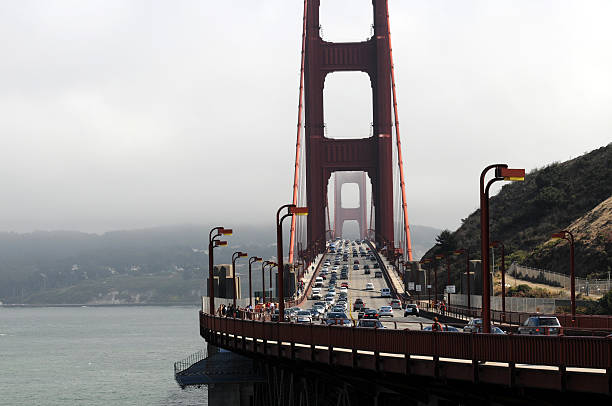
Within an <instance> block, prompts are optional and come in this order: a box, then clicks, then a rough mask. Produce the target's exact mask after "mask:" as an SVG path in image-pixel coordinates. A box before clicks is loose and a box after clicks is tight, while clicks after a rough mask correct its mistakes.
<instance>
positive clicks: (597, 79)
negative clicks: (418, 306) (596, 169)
mask: <svg viewBox="0 0 612 406" xmlns="http://www.w3.org/2000/svg"><path fill="white" fill-rule="evenodd" d="M389 3H390V13H391V29H392V35H393V50H394V56H395V66H396V78H397V89H398V92H399V109H400V123H401V130H402V136H403V147H404V154H405V168H404V170H405V173H406V176H407V186H408V191H407V193H408V210H409V218H410V221H411V223H414V224H421V225H429V226H434V227H439V228H451V229H455V228H456V227H457V226H458V225H459V224H460V219H461V218H462V217H466V216H467V214H468V213H469V212H471V211H472V210H473V209H475V208H476V206H477V204H478V176H479V173H480V171H481V169H482V168H483V167H484V166H486V165H487V164H489V163H494V162H507V163H509V164H510V165H511V166H515V167H525V168H527V169H528V170H529V169H533V168H536V167H541V166H543V165H545V164H548V163H551V162H553V161H563V160H567V159H569V158H572V157H576V156H578V155H581V154H582V153H584V152H587V151H589V150H592V149H594V148H597V147H600V146H603V145H606V144H607V143H609V142H610V141H612V74H611V72H612V24H610V21H612V2H610V1H609V0H602V1H596V0H589V1H577V0H576V1H561V0H524V1H520V0H509V1H492V0H482V1H477V0H461V1H458V0H446V1H441V0H439V1H435V0H390V1H389ZM322 4H323V7H322V17H321V24H322V30H323V35H324V38H325V39H328V40H332V41H346V40H359V41H361V40H365V39H366V38H367V37H368V36H369V35H370V24H371V0H323V1H322ZM302 7H303V2H302V0H257V1H255V0H223V1H212V0H197V1H196V0H192V1H188V0H183V1H136V0H135V1H127V0H120V1H113V0H87V1H84V0H53V1H47V0H40V1H30V0H20V1H11V0H0V38H1V39H0V55H2V59H1V62H0V173H1V175H0V191H1V203H0V204H1V210H0V230H3V231H19V232H25V231H31V230H46V229H72V230H82V231H90V232H103V231H107V230H112V229H129V228H136V227H149V226H158V225H168V224H177V223H219V224H225V225H226V226H228V225H232V226H234V227H235V228H238V227H239V224H241V223H265V222H268V223H270V224H273V223H272V222H273V221H274V220H273V219H274V214H275V212H276V208H277V207H278V206H280V205H281V204H284V203H286V202H288V201H290V199H291V184H292V177H293V172H292V171H293V159H294V153H295V150H294V149H295V126H296V117H297V103H298V100H297V96H298V79H299V58H300V42H301V28H302ZM369 96H370V94H369V82H368V80H367V77H366V76H365V75H364V74H359V73H355V74H352V73H351V74H340V73H337V74H334V75H332V76H330V77H329V78H328V81H327V82H326V92H325V102H326V110H325V111H326V122H327V126H328V135H329V136H330V137H347V136H352V135H351V134H358V135H359V136H368V135H369V123H370V121H371V112H370V111H369V108H370V105H371V101H370V100H369V99H368V98H369Z"/></svg>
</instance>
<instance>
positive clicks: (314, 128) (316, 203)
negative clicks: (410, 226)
mask: <svg viewBox="0 0 612 406" xmlns="http://www.w3.org/2000/svg"><path fill="white" fill-rule="evenodd" d="M320 3H321V0H311V1H309V2H308V8H307V17H306V35H305V56H304V85H305V86H304V90H305V94H304V113H305V137H304V143H305V148H306V159H305V161H306V199H307V205H308V211H309V215H308V219H307V240H308V245H309V246H310V245H315V244H316V242H317V240H321V239H324V238H325V237H326V209H327V207H326V203H327V184H328V181H329V179H330V177H331V175H332V173H334V172H340V171H364V172H366V173H367V174H368V176H369V177H370V180H371V184H372V202H373V205H374V215H373V218H374V219H375V220H374V229H375V232H376V240H377V242H379V243H381V244H385V243H386V244H389V245H391V246H393V244H394V231H393V202H394V199H393V167H392V165H393V149H392V145H393V144H392V142H393V140H392V135H393V133H392V127H393V125H392V117H391V109H392V101H391V58H390V48H389V25H388V20H387V0H372V10H373V14H372V15H373V20H374V21H373V24H374V25H373V27H374V32H373V34H374V35H373V36H372V37H371V38H369V39H367V40H366V41H362V42H341V43H338V42H328V41H325V40H323V39H322V38H321V36H320V31H319V23H320V21H319V8H320ZM341 71H349V72H351V71H352V72H365V73H366V74H367V75H368V77H369V79H370V83H371V88H372V92H371V96H370V97H371V98H372V136H370V137H368V138H363V139H354V138H352V139H332V138H327V137H326V135H325V124H324V123H325V117H324V108H323V90H324V84H325V79H326V77H327V75H328V74H330V73H332V72H341Z"/></svg>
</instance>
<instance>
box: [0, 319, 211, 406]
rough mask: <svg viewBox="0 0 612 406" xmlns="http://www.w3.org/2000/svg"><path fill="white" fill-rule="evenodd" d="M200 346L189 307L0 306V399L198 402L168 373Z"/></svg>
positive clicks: (201, 398) (198, 396)
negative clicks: (176, 363)
mask: <svg viewBox="0 0 612 406" xmlns="http://www.w3.org/2000/svg"><path fill="white" fill-rule="evenodd" d="M203 348H205V341H204V340H203V339H202V338H201V337H200V336H199V327H198V310H197V308H196V307H69V308H61V307H45V308H6V307H4V308H3V307H0V405H3V406H4V405H7V406H17V405H28V406H30V405H44V406H54V405H100V406H102V405H104V406H108V405H155V406H157V405H160V406H161V405H181V406H183V405H190V406H191V405H193V406H195V405H206V404H207V401H206V387H203V388H202V389H195V388H194V389H186V390H181V389H180V388H179V386H178V385H177V384H176V382H175V381H174V375H173V373H174V370H173V363H174V361H177V360H179V359H182V358H185V357H187V356H188V355H190V354H191V353H194V352H196V351H198V350H200V349H203Z"/></svg>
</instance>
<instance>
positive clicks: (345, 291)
mask: <svg viewBox="0 0 612 406" xmlns="http://www.w3.org/2000/svg"><path fill="white" fill-rule="evenodd" d="M338 292H340V293H348V289H347V288H340V290H339V291H338Z"/></svg>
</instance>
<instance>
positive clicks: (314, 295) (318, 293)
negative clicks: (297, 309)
mask: <svg viewBox="0 0 612 406" xmlns="http://www.w3.org/2000/svg"><path fill="white" fill-rule="evenodd" d="M310 298H311V299H312V300H320V299H321V289H319V288H312V296H311V297H310Z"/></svg>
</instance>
